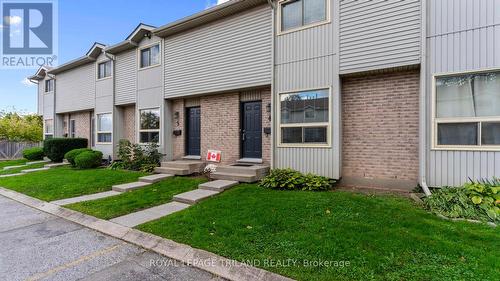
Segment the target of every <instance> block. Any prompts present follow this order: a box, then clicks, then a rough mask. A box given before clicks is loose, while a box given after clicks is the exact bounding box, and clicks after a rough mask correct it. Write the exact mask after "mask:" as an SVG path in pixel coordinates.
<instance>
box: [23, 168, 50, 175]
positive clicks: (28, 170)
mask: <svg viewBox="0 0 500 281" xmlns="http://www.w3.org/2000/svg"><path fill="white" fill-rule="evenodd" d="M48 169H50V168H47V167H45V168H36V169H26V170H22V171H21V174H27V173H33V172H40V171H46V170H48Z"/></svg>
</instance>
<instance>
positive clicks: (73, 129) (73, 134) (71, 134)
mask: <svg viewBox="0 0 500 281" xmlns="http://www.w3.org/2000/svg"><path fill="white" fill-rule="evenodd" d="M69 137H70V138H75V137H76V121H75V120H69Z"/></svg>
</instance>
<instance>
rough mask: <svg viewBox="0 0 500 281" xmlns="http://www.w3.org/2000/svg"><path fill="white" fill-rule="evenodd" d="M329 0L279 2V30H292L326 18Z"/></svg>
mask: <svg viewBox="0 0 500 281" xmlns="http://www.w3.org/2000/svg"><path fill="white" fill-rule="evenodd" d="M327 1H330V0H289V1H282V2H281V3H280V12H281V31H288V30H293V29H297V28H301V27H306V26H308V25H312V24H316V23H320V22H324V21H326V20H327V15H328V11H327V7H328V4H327V3H328V2H327Z"/></svg>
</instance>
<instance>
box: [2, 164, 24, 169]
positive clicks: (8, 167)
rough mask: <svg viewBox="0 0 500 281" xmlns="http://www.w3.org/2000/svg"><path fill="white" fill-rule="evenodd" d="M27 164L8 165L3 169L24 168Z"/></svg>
mask: <svg viewBox="0 0 500 281" xmlns="http://www.w3.org/2000/svg"><path fill="white" fill-rule="evenodd" d="M26 166H27V165H17V166H7V167H4V168H3V169H4V170H12V169H17V168H22V167H26Z"/></svg>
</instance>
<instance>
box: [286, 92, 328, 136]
mask: <svg viewBox="0 0 500 281" xmlns="http://www.w3.org/2000/svg"><path fill="white" fill-rule="evenodd" d="M279 121H280V122H279V123H280V124H279V126H280V144H281V145H300V146H309V145H322V146H325V145H328V143H329V137H328V134H329V133H328V132H329V131H330V129H329V128H330V90H329V89H319V90H312V91H303V92H294V93H286V94H281V95H280V118H279Z"/></svg>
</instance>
